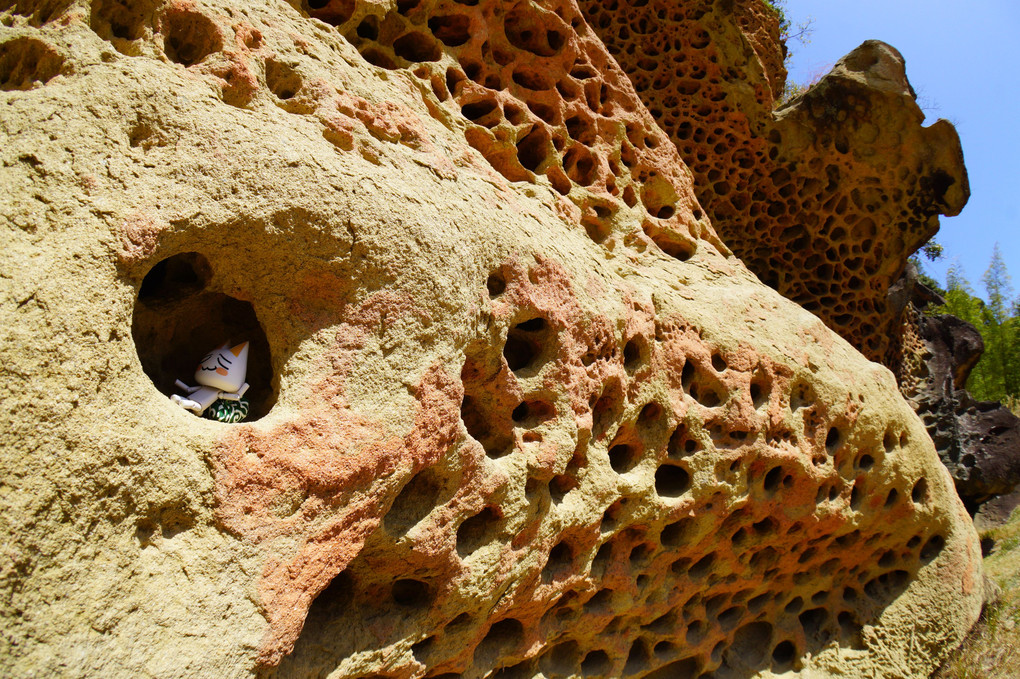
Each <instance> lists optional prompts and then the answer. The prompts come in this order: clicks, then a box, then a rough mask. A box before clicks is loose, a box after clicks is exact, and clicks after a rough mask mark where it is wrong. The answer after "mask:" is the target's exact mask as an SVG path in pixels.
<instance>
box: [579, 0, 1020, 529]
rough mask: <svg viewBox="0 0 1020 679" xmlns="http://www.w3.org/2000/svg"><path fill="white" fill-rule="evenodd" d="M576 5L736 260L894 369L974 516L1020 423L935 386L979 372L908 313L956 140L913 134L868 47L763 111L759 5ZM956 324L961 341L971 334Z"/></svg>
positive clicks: (771, 71) (774, 37)
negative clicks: (914, 267) (915, 260)
mask: <svg viewBox="0 0 1020 679" xmlns="http://www.w3.org/2000/svg"><path fill="white" fill-rule="evenodd" d="M580 5H581V7H582V9H583V11H584V12H585V16H586V17H587V19H588V20H589V22H590V23H591V25H592V26H593V28H594V29H595V30H596V31H597V32H598V33H599V35H600V36H601V37H602V38H603V40H605V42H606V44H607V46H608V48H609V50H610V52H612V54H613V55H614V56H615V57H616V59H617V60H618V61H619V63H620V64H621V66H622V67H623V68H624V70H625V71H627V73H628V75H629V76H630V77H631V79H632V80H633V82H634V84H635V87H636V89H637V91H638V93H639V95H640V96H641V99H642V101H643V102H644V103H645V104H646V105H647V106H648V108H649V110H650V111H651V113H652V114H653V115H654V116H655V118H656V120H657V122H658V123H659V124H660V125H661V126H662V127H663V129H664V130H666V131H667V133H668V134H669V135H670V139H671V140H672V141H673V143H674V144H675V145H676V146H677V148H678V150H679V151H680V155H681V157H682V158H683V159H684V160H685V161H686V162H687V164H688V165H689V166H690V167H691V169H692V171H693V173H694V177H695V182H694V186H695V193H696V195H697V196H698V199H699V201H700V202H701V204H702V205H704V206H705V208H706V210H707V212H708V215H709V217H710V218H711V220H712V222H713V224H714V226H715V228H716V229H717V230H718V232H719V234H720V235H721V236H722V238H723V240H724V241H725V242H726V244H727V245H728V246H730V247H731V248H733V251H734V253H735V254H737V255H738V256H739V257H740V258H741V259H742V260H743V261H744V262H745V263H746V264H747V265H748V267H749V268H750V269H751V270H752V271H753V272H754V273H755V274H757V275H758V277H759V278H760V279H761V280H762V281H763V282H765V283H766V284H767V285H769V286H770V287H772V288H774V289H776V290H778V291H780V292H781V293H782V294H783V295H785V296H786V297H789V298H790V299H793V300H795V301H797V302H798V303H800V304H801V305H802V306H803V307H804V308H806V309H809V310H811V311H813V312H814V313H815V314H817V315H818V316H819V317H820V318H821V319H823V320H824V321H825V323H826V325H828V326H829V327H830V328H832V329H833V330H835V331H836V332H838V333H840V334H841V335H842V336H843V337H844V338H846V339H847V340H848V341H850V343H851V344H853V345H854V346H856V347H857V348H858V349H860V350H861V351H862V352H863V353H864V354H865V355H867V356H868V357H869V358H871V359H873V360H876V361H880V362H882V363H884V364H885V365H887V366H889V367H890V368H891V369H892V370H893V371H894V372H896V374H897V376H898V378H899V381H900V385H901V389H902V391H903V393H904V395H905V396H907V397H908V398H909V399H910V400H911V402H912V403H914V404H915V405H916V406H917V408H918V412H919V414H922V416H923V417H924V418H925V421H926V422H927V424H928V427H929V432H930V433H931V435H932V437H933V438H934V440H935V443H936V447H937V448H938V449H939V451H940V454H941V456H942V459H943V461H944V462H945V463H946V465H947V466H948V468H949V469H950V470H951V472H952V473H953V476H954V478H955V479H956V482H957V489H958V491H959V492H960V493H961V494H962V495H963V496H964V497H965V498H966V500H967V502H968V507H969V508H970V510H971V511H974V510H976V508H977V506H978V505H979V504H980V503H981V502H983V501H985V500H987V499H988V498H989V497H991V496H993V495H997V494H1000V493H1004V492H1008V491H1009V490H1010V489H1011V488H1013V487H1014V486H1015V485H1016V483H1017V481H1018V480H1020V475H1018V471H1017V468H1018V467H1020V445H1018V442H1020V421H1017V419H1016V418H1015V417H1013V416H1012V414H1011V413H1009V411H1008V410H1006V409H1004V408H1000V407H995V406H993V404H982V405H978V404H977V403H976V402H975V401H974V399H973V398H971V397H970V395H969V394H967V393H966V392H964V391H963V385H964V383H965V381H966V377H965V374H964V376H963V379H960V375H956V380H955V382H954V383H953V385H950V386H945V385H944V384H943V382H942V381H940V380H943V379H944V378H945V377H946V375H947V374H948V372H947V371H948V370H950V369H955V370H956V371H957V372H958V373H959V372H961V371H963V372H964V373H969V368H970V366H971V365H973V363H971V364H970V365H966V364H963V363H960V362H959V360H957V359H956V358H954V356H953V355H952V353H950V354H945V355H941V354H939V352H940V351H943V350H945V349H948V348H949V347H948V345H947V341H949V340H947V339H946V338H945V333H944V332H942V331H940V330H939V329H938V328H937V327H936V326H938V325H939V324H942V325H945V324H947V323H951V322H952V321H949V320H948V319H942V320H938V321H936V320H933V319H920V318H919V317H918V316H917V311H916V310H917V308H918V306H917V305H916V304H915V305H914V306H912V307H908V303H909V302H910V300H911V296H912V295H913V294H914V291H915V287H914V281H913V279H910V278H909V277H907V276H905V271H906V267H907V258H908V257H909V256H910V254H912V253H913V252H915V251H916V250H917V249H918V248H919V247H920V246H921V245H922V244H923V243H925V242H926V241H927V240H929V239H930V238H931V237H932V236H933V235H934V234H935V232H936V231H937V229H938V215H939V214H940V213H941V214H946V215H954V214H957V213H958V212H959V211H960V209H961V208H962V207H963V205H964V204H965V203H966V201H967V198H968V197H969V184H968V181H967V173H966V168H965V167H964V165H963V155H962V151H961V149H960V142H959V138H958V137H957V135H956V131H955V130H954V129H953V126H952V125H951V124H949V123H948V122H946V121H944V120H939V121H937V122H935V123H933V124H932V125H930V126H928V127H923V126H922V122H923V121H924V114H923V112H922V111H921V109H920V108H919V106H918V105H917V102H916V101H915V96H914V91H913V89H912V88H911V86H910V83H909V82H908V81H907V78H906V73H905V70H904V63H903V58H902V57H901V55H900V54H899V53H898V52H897V51H896V50H895V49H893V48H892V47H890V46H889V45H885V44H883V43H880V42H877V41H868V42H866V43H864V44H863V45H861V46H860V47H859V48H858V49H856V50H854V51H853V52H852V53H851V54H849V55H847V56H846V57H844V58H843V59H841V60H840V61H839V62H838V63H837V64H836V65H835V67H834V68H833V69H832V72H831V73H829V74H828V75H826V76H824V77H823V78H821V80H820V81H819V82H818V83H816V84H814V85H813V86H811V87H810V88H809V89H808V90H807V91H806V92H805V93H803V94H802V95H801V96H799V97H797V98H796V99H794V100H792V101H790V102H787V103H785V104H783V105H782V106H780V107H779V108H778V110H776V111H773V107H774V105H775V102H776V97H777V93H779V92H782V91H783V87H784V83H785V79H786V72H785V70H784V68H783V66H782V50H781V47H780V42H781V41H780V36H779V19H778V15H777V14H776V13H775V12H773V11H770V10H769V9H767V8H766V7H765V6H764V5H763V4H762V3H756V2H749V3H734V2H710V1H708V0H705V1H702V2H687V3H681V4H676V3H667V2H664V0H658V1H655V0H652V1H647V0H633V1H630V2H628V1H624V2H620V3H610V4H606V3H602V2H596V1H595V0H582V1H581V3H580ZM664 26H665V27H668V28H665V29H664ZM954 327H956V328H959V329H960V330H961V332H960V333H959V336H958V337H957V338H955V339H954V340H952V342H955V343H957V344H959V343H960V342H962V341H963V338H964V337H967V336H969V332H968V331H965V330H963V329H962V326H959V325H957V326H954ZM979 355H980V350H978V351H977V352H976V353H972V354H970V356H969V360H970V361H972V362H973V361H976V360H977V357H978V356H979ZM929 363H930V364H932V365H930V366H929V365H928V364H929ZM952 366H956V367H955V368H953V367H952ZM910 368H913V369H916V370H917V371H918V372H917V373H911V372H910ZM936 375H937V376H938V377H937V378H935V377H934V376H936Z"/></svg>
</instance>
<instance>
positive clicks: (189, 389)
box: [174, 380, 201, 394]
mask: <svg viewBox="0 0 1020 679" xmlns="http://www.w3.org/2000/svg"><path fill="white" fill-rule="evenodd" d="M174 384H176V385H177V388H178V389H183V390H184V391H185V392H187V393H189V394H194V393H195V392H196V391H198V390H199V389H201V387H198V386H196V387H189V386H188V385H186V384H185V383H184V382H181V381H180V380H176V381H174Z"/></svg>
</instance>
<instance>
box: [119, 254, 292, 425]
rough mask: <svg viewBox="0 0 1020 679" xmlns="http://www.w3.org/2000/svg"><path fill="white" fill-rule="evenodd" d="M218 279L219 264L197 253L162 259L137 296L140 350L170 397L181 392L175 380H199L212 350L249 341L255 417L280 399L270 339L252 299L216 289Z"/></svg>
mask: <svg viewBox="0 0 1020 679" xmlns="http://www.w3.org/2000/svg"><path fill="white" fill-rule="evenodd" d="M215 284H216V276H215V272H214V270H213V267H212V266H211V265H210V263H209V261H208V260H207V259H206V258H205V257H204V256H203V255H201V254H199V253H197V252H184V253H181V254H177V255H173V256H171V257H168V258H166V259H163V260H161V261H159V262H157V263H156V264H155V265H154V266H153V267H152V268H151V269H150V270H149V272H148V273H147V274H146V275H145V278H144V279H143V280H142V284H141V287H140V288H139V290H138V297H137V298H136V299H135V308H134V315H133V318H132V323H131V334H132V338H133V339H134V343H135V350H136V351H137V352H138V359H139V361H140V362H141V365H142V369H143V370H144V371H145V374H146V375H148V376H149V379H151V380H152V383H153V384H154V385H155V387H156V389H158V390H159V391H160V392H162V393H163V394H165V395H166V396H168V397H169V396H170V395H171V394H174V393H178V392H179V390H178V389H177V388H176V386H175V385H174V382H175V380H178V379H179V380H182V381H183V382H185V383H188V384H190V383H192V382H193V379H192V376H193V375H194V373H195V366H196V365H198V363H199V361H200V359H201V358H202V356H204V355H205V354H207V353H208V352H209V351H210V350H211V349H214V348H215V347H218V346H220V345H222V344H223V343H224V342H232V343H233V342H243V341H248V342H249V343H250V348H249V354H248V370H247V378H246V380H245V381H246V382H248V384H250V385H251V387H250V388H249V389H248V392H247V393H246V394H245V398H246V399H248V401H249V409H248V416H247V418H246V421H249V422H250V421H252V420H257V419H259V418H260V417H263V416H264V415H266V413H268V412H269V410H270V409H271V408H272V407H273V404H274V403H275V402H276V376H275V375H274V374H273V368H272V357H271V354H270V349H269V341H268V339H267V338H266V334H265V331H264V330H263V328H262V325H261V324H260V323H259V320H258V317H257V316H256V314H255V309H254V307H253V306H252V305H251V303H249V302H245V301H242V300H239V299H235V298H233V297H230V296H229V295H226V294H224V293H223V292H218V291H216V289H215V288H216V285H215ZM167 403H168V404H170V400H169V398H168V399H167ZM170 405H172V404H170ZM172 407H175V408H176V407H177V406H172Z"/></svg>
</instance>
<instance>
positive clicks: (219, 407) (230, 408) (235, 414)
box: [203, 397, 248, 422]
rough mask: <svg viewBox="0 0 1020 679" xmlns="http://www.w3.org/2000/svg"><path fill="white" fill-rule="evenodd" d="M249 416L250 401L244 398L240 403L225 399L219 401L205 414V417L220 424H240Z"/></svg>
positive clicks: (206, 410) (207, 409)
mask: <svg viewBox="0 0 1020 679" xmlns="http://www.w3.org/2000/svg"><path fill="white" fill-rule="evenodd" d="M247 415H248V399H246V398H243V397H242V398H241V400H240V401H228V400H227V399H225V398H221V399H217V400H216V401H215V402H213V404H212V405H211V406H209V407H208V408H206V409H205V412H204V413H203V416H204V417H208V418H209V419H210V420H217V421H219V422H240V421H241V420H243V419H244V418H245V417H247Z"/></svg>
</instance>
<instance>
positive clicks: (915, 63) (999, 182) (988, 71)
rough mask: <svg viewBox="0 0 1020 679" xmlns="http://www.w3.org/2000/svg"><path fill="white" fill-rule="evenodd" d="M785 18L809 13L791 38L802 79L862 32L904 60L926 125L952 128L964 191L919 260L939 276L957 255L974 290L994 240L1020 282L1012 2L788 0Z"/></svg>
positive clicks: (1019, 90)
mask: <svg viewBox="0 0 1020 679" xmlns="http://www.w3.org/2000/svg"><path fill="white" fill-rule="evenodd" d="M785 6H786V15H787V17H788V18H789V19H790V21H791V22H792V23H793V24H797V23H800V22H803V21H805V20H807V19H808V18H812V19H813V24H812V28H811V35H810V37H809V40H810V42H809V43H808V44H807V45H800V44H798V43H797V42H795V41H794V42H791V44H790V48H791V50H792V52H793V58H792V60H791V63H790V64H789V68H790V77H791V78H793V80H794V81H796V82H800V83H803V82H808V81H811V80H813V79H815V78H817V76H819V75H821V74H824V73H826V72H828V70H829V69H830V68H831V67H832V65H833V64H834V63H835V62H836V61H837V60H838V59H839V58H840V57H842V56H843V55H844V54H846V53H847V52H849V51H850V50H852V49H853V48H854V47H856V46H858V45H859V44H861V43H862V42H864V41H865V40H868V39H870V38H875V39H878V40H883V41H885V42H887V43H889V44H890V45H892V46H893V47H895V48H896V49H898V50H899V51H900V52H901V53H902V54H903V57H904V58H905V59H906V62H907V77H908V78H909V79H910V84H911V85H913V87H914V91H915V92H917V96H918V101H919V103H920V105H921V107H922V108H923V109H924V110H925V115H926V116H927V119H926V121H925V124H926V125H927V124H930V123H932V122H934V121H935V120H936V119H938V118H946V119H948V120H950V121H952V122H953V123H954V124H955V125H956V128H957V131H958V132H959V134H960V139H961V142H962V144H963V155H964V159H965V161H966V163H967V172H968V175H969V176H970V189H971V197H970V201H969V202H968V203H967V206H966V207H964V209H963V212H961V213H960V215H959V216H958V217H951V218H949V217H942V218H941V220H942V228H941V229H940V231H939V233H938V235H937V236H936V237H935V239H936V240H937V241H938V242H940V243H941V244H942V245H943V247H944V248H945V256H944V257H943V259H942V260H941V261H939V262H935V263H932V264H928V263H927V262H925V265H926V266H925V268H926V269H927V271H928V273H929V274H930V275H933V276H934V277H935V278H936V279H938V280H940V281H942V282H944V281H945V272H946V269H947V268H948V266H949V265H950V264H951V263H952V262H953V261H954V260H956V261H958V262H959V264H960V265H961V266H962V267H963V271H964V273H965V274H966V276H967V279H968V280H969V281H970V283H971V286H972V287H973V288H974V289H975V292H977V293H978V294H979V295H981V296H984V286H983V285H982V283H981V276H982V275H983V274H984V272H985V269H987V268H988V262H989V259H990V258H991V256H992V248H993V246H994V245H995V243H996V242H998V243H999V248H1000V251H1001V253H1002V255H1003V258H1004V259H1005V261H1006V266H1007V268H1008V269H1009V272H1010V275H1011V276H1012V279H1013V287H1014V290H1020V196H1018V195H1017V194H1018V193H1020V191H1018V189H1020V186H1018V179H1020V172H1018V170H1017V168H1018V166H1020V70H1018V66H1017V57H1018V56H1020V50H1018V45H1020V42H1018V40H1017V36H1018V34H1020V2H1018V0H970V1H969V2H960V1H959V0H953V1H950V0H786V3H785Z"/></svg>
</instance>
